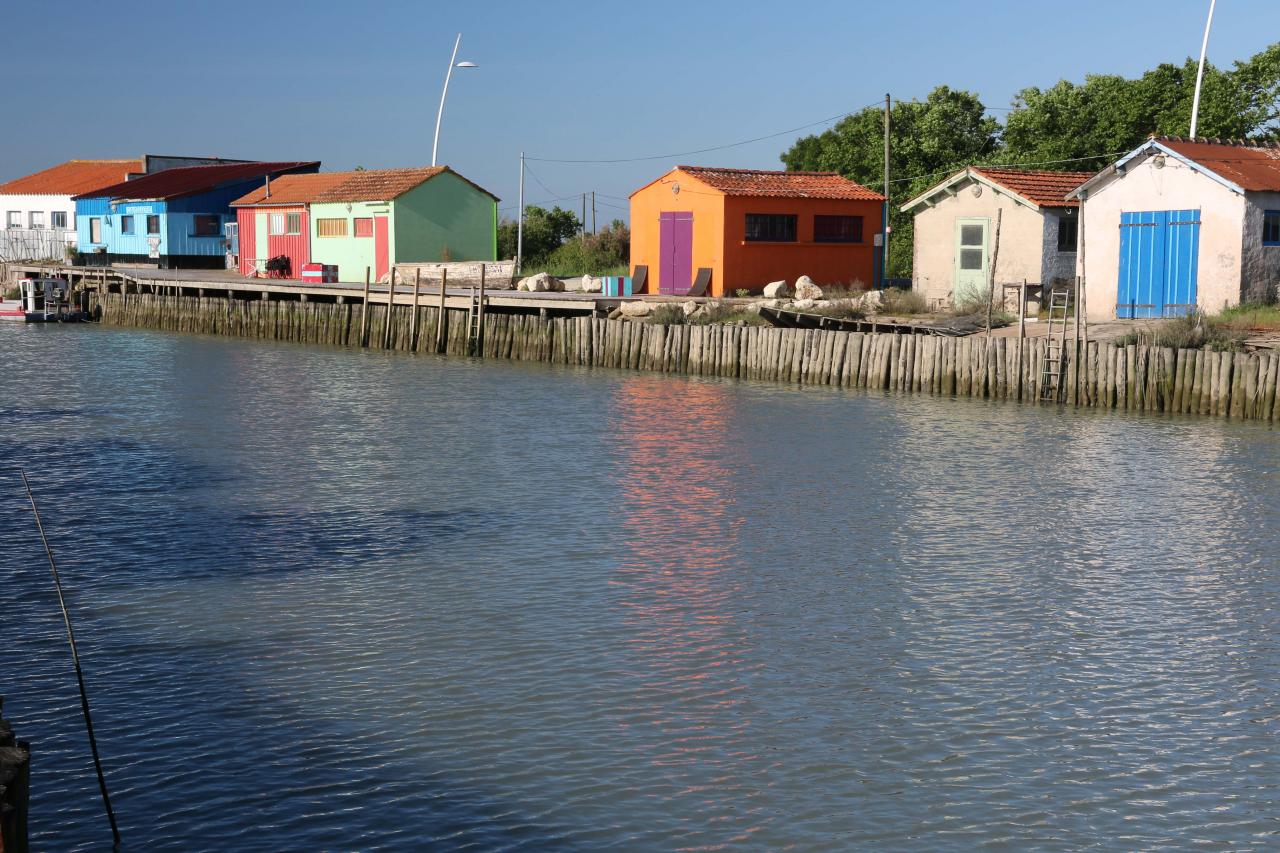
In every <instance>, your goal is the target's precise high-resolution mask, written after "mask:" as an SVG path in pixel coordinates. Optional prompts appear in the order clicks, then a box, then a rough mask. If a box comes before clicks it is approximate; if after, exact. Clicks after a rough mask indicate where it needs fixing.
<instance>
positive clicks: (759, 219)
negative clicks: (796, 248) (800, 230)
mask: <svg viewBox="0 0 1280 853" xmlns="http://www.w3.org/2000/svg"><path fill="white" fill-rule="evenodd" d="M796 219H797V217H796V215H795V214H794V213H748V214H747V234H746V238H747V240H748V242H752V243H794V242H795V241H796Z"/></svg>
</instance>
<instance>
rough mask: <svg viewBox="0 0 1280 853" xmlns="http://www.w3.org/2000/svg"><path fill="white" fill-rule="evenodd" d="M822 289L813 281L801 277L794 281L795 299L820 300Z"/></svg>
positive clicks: (805, 276)
mask: <svg viewBox="0 0 1280 853" xmlns="http://www.w3.org/2000/svg"><path fill="white" fill-rule="evenodd" d="M821 298H822V288H821V287H818V285H816V284H814V283H813V279H811V278H809V276H807V275H802V276H800V277H799V278H798V279H796V299H821Z"/></svg>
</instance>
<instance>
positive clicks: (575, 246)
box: [546, 222, 631, 277]
mask: <svg viewBox="0 0 1280 853" xmlns="http://www.w3.org/2000/svg"><path fill="white" fill-rule="evenodd" d="M630 259H631V231H630V230H629V229H628V228H627V226H626V225H624V224H623V223H621V222H615V223H613V225H611V226H610V227H608V228H605V229H604V230H603V231H601V232H600V233H599V234H579V235H578V236H576V237H573V238H571V239H569V240H567V241H565V243H564V245H563V246H561V247H560V248H558V249H556V250H555V251H553V252H552V253H551V254H550V256H549V257H548V258H547V260H546V268H547V271H548V272H550V273H551V274H552V275H558V276H566V277H567V276H575V275H626V274H627V272H628V270H629V264H630Z"/></svg>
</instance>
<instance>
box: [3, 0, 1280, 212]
mask: <svg viewBox="0 0 1280 853" xmlns="http://www.w3.org/2000/svg"><path fill="white" fill-rule="evenodd" d="M1207 8H1208V3H1207V0H1166V2H1163V3H1160V4H1158V5H1155V6H1153V5H1150V4H1146V5H1143V4H1123V3H1116V2H1096V0H1077V2H1075V3H1068V4H1061V3H1053V4H1050V3H1047V2H1043V0H1040V2H1025V0H1022V2H1013V1H1012V0H989V2H986V3H956V2H953V0H919V2H910V0H903V2H896V3H895V2H889V3H884V2H877V3H864V2H851V0H844V2H828V0H817V2H812V0H811V2H804V3H796V2H792V3H786V4H763V3H759V4H757V3H744V2H741V0H739V2H733V3H731V2H723V0H686V2H683V3H671V2H641V3H600V4H591V5H588V4H575V3H563V2H546V1H545V0H544V2H539V3H529V2H505V0H490V2H474V1H473V2H469V3H441V2H418V3H412V2H369V3H360V2H351V0H343V2H331V0H313V2H308V3H286V2H269V1H268V0H258V2H252V3H243V2H237V0H222V2H219V3H200V4H197V3H191V2H170V3H168V4H157V3H138V2H131V0H117V2H112V3H102V2H92V3H90V2H82V0H64V2H60V3H17V2H12V0H10V2H6V3H5V7H4V10H3V14H2V15H0V21H2V23H0V56H3V57H5V66H6V74H5V83H4V86H3V88H0V105H2V106H3V110H2V111H3V114H4V115H5V116H6V121H5V122H4V127H5V132H4V133H3V134H0V180H8V179H10V178H14V177H18V176H20V175H24V174H27V173H30V172H32V171H36V170H38V169H41V168H44V167H46V166H49V165H52V164H54V163H57V162H61V161H62V160H66V159H70V158H73V157H86V158H95V157H124V156H136V155H139V154H142V153H158V154H202V155H205V154H216V155H221V156H227V157H244V158H253V159H319V160H322V161H323V163H324V168H325V169H348V168H352V167H354V166H357V165H363V166H366V167H369V168H377V167H388V166H410V165H420V164H425V163H429V162H430V160H431V136H432V131H433V129H434V125H435V115H436V107H437V104H438V101H439V97H440V86H441V84H442V82H443V78H444V72H445V69H446V66H447V64H448V58H449V51H450V50H451V49H452V47H453V39H454V37H455V35H456V34H457V33H458V32H462V33H463V41H462V51H461V53H460V54H459V58H460V59H468V60H471V61H474V62H477V63H479V65H480V67H479V68H476V69H470V70H463V71H459V72H457V73H455V75H454V81H453V84H452V86H451V87H450V93H449V103H448V105H447V107H446V111H445V119H444V128H443V131H442V133H441V144H440V149H441V153H440V161H441V162H443V163H448V164H449V165H451V166H453V167H454V168H455V169H457V170H458V171H460V172H462V173H463V174H465V175H467V176H468V177H470V178H471V179H473V180H475V181H476V182H477V183H479V184H481V185H483V186H485V187H487V188H489V189H491V190H492V191H493V192H495V193H496V194H498V195H499V196H501V197H502V199H503V201H502V206H503V208H504V213H510V212H514V207H515V203H516V186H517V177H518V168H519V164H518V156H519V152H520V151H521V149H523V150H525V151H526V152H527V153H528V154H529V155H530V156H531V157H545V158H561V159H579V158H581V159H610V158H627V157H644V156H649V155H666V154H669V153H675V152H683V151H690V150H694V149H700V148H706V147H709V146H715V145H722V144H726V143H730V142H734V141H737V140H742V139H748V138H752V137H757V136H763V135H765V134H771V133H775V132H777V131H780V130H784V129H787V128H794V127H798V126H801V125H805V124H808V123H810V122H815V121H817V120H819V119H823V118H826V117H829V116H835V115H838V114H840V113H842V112H847V111H852V110H856V109H858V108H861V107H863V106H865V105H867V104H869V103H872V102H875V101H877V100H879V99H882V98H883V97H884V93H885V92H891V93H892V94H893V96H894V97H895V98H902V99H904V100H905V99H910V98H913V97H923V96H924V95H926V94H927V93H928V92H929V90H930V89H932V88H933V87H934V86H936V85H938V84H942V83H945V84H947V85H950V86H952V87H953V88H964V89H971V90H975V91H977V92H978V93H979V94H980V95H981V96H982V97H983V99H984V101H985V103H986V104H987V105H988V106H989V107H993V108H1000V107H1008V105H1009V101H1010V99H1011V98H1012V96H1013V94H1014V92H1016V91H1017V90H1018V89H1020V88H1022V87H1024V86H1030V85H1040V86H1046V85H1052V84H1053V83H1054V82H1055V81H1057V80H1059V79H1062V78H1066V79H1070V80H1077V81H1078V80H1081V79H1083V77H1084V75H1085V73H1087V72H1099V73H1119V74H1125V75H1136V74H1139V73H1141V72H1142V71H1144V70H1146V69H1147V68H1150V67H1151V66H1153V65H1155V64H1157V63H1159V62H1161V61H1166V60H1169V61H1181V60H1182V59H1184V58H1185V57H1187V56H1189V55H1194V54H1197V53H1198V51H1199V45H1200V37H1201V34H1202V28H1203V26H1204V14H1205V12H1206V11H1207ZM1278 34H1280V3H1277V2H1276V0H1224V2H1222V3H1219V8H1218V13H1217V18H1216V20H1215V23H1214V34H1213V40H1212V42H1211V44H1210V51H1209V56H1210V59H1211V60H1212V61H1213V62H1214V63H1215V64H1218V65H1230V63H1231V62H1232V61H1233V60H1236V59H1242V58H1245V57H1248V56H1250V55H1252V54H1253V53H1256V52H1257V51H1258V50H1261V49H1262V48H1264V47H1265V46H1266V45H1267V44H1268V43H1270V42H1271V41H1273V40H1275V39H1277V38H1280V35H1278ZM994 114H995V115H997V116H1001V115H1003V112H995V113H994ZM14 117H20V119H15V118H14ZM824 126H825V125H820V126H817V127H814V128H811V129H810V130H808V131H805V132H814V131H816V130H821V129H822V127H824ZM797 135H800V134H792V135H790V136H783V137H777V138H773V139H769V140H765V141H762V142H757V143H753V144H750V145H744V146H740V147H736V148H731V149H728V150H724V151H717V152H713V153H707V154H699V155H690V156H683V157H676V156H672V157H666V156H663V157H660V158H658V159H654V160H649V161H644V162H637V163H624V164H616V165H598V166H579V165H567V164H556V163H546V162H532V161H531V162H530V168H531V172H532V175H533V176H536V178H535V177H530V178H529V179H528V180H527V183H526V199H527V200H528V201H529V202H544V201H546V200H548V199H551V198H552V197H554V196H569V195H574V194H577V193H581V192H584V191H587V192H589V191H591V190H595V191H596V192H597V193H598V196H597V201H598V205H599V208H598V210H599V213H598V215H599V217H600V218H601V220H602V221H607V220H609V219H611V218H613V217H615V216H619V215H623V213H624V211H623V208H625V204H626V203H625V200H624V199H625V197H626V196H627V194H628V193H630V192H631V191H632V190H634V189H635V188H636V187H638V186H641V185H642V184H644V183H646V182H647V181H649V180H650V179H652V178H653V177H655V176H657V175H658V174H661V173H662V172H663V171H665V170H666V169H667V168H669V167H670V166H673V165H676V164H677V162H694V163H700V164H703V165H723V166H741V167H751V168H765V169H769V168H780V165H779V161H778V154H779V153H780V152H781V151H782V150H783V149H785V148H786V147H787V146H788V145H789V144H790V142H791V140H792V139H794V137H795V136H797ZM560 203H561V204H564V205H566V206H570V207H575V208H576V207H577V205H578V202H577V201H576V200H575V199H568V200H564V201H561V202H560Z"/></svg>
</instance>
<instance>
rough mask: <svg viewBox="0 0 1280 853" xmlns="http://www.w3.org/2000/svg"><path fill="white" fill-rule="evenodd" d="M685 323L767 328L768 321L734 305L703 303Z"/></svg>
mask: <svg viewBox="0 0 1280 853" xmlns="http://www.w3.org/2000/svg"><path fill="white" fill-rule="evenodd" d="M686 322H688V323H690V324H691V325H694V326H714V325H721V326H739V325H741V326H767V325H769V321H768V320H765V319H764V318H763V317H761V316H760V315H759V314H756V313H753V312H751V311H747V310H745V309H743V308H739V307H738V306H736V305H727V304H725V303H724V302H704V303H703V304H702V310H701V311H699V312H698V313H697V314H694V315H693V316H692V317H689V318H688V319H687V320H686Z"/></svg>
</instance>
